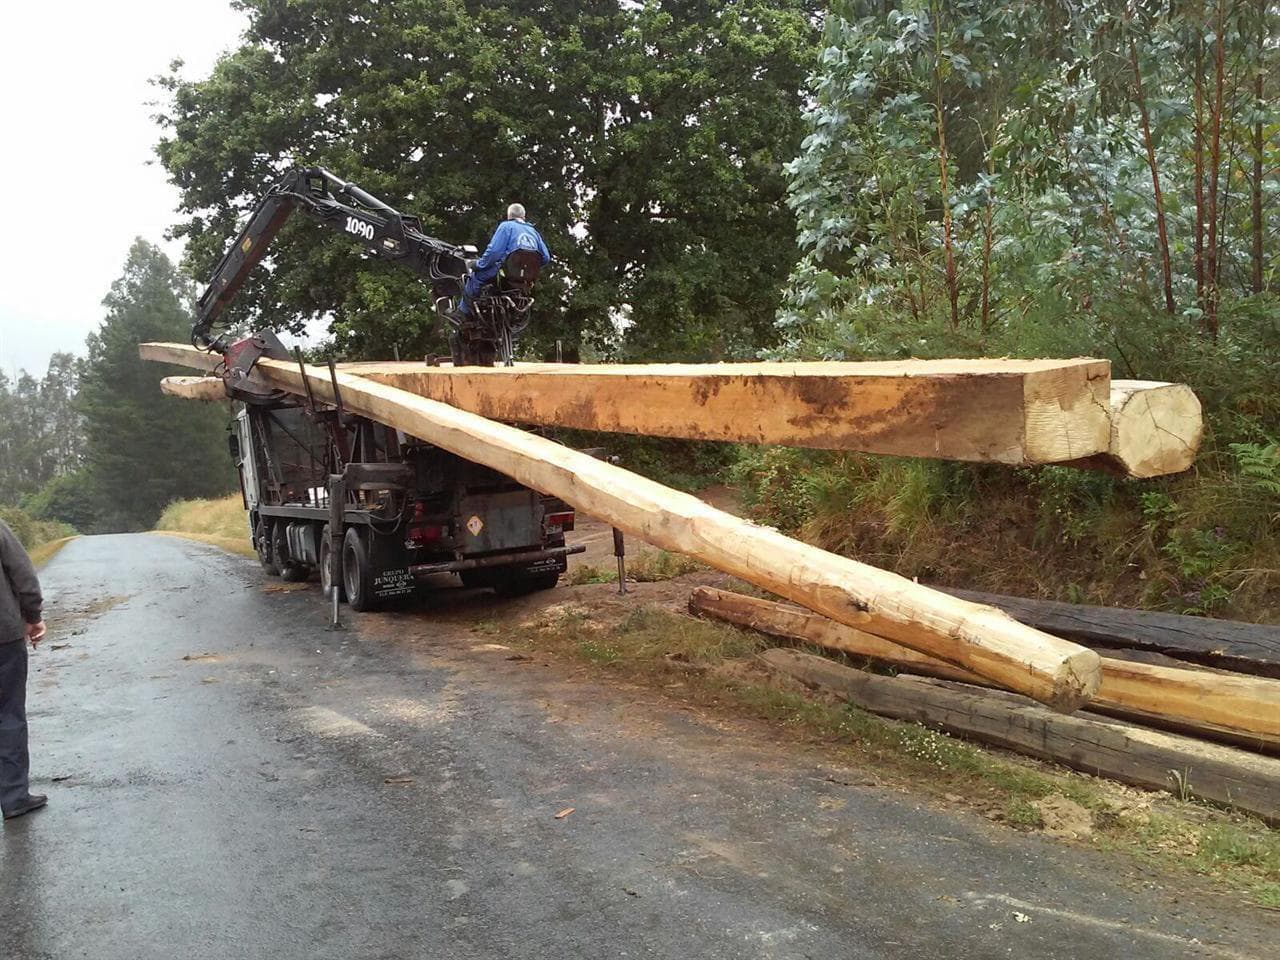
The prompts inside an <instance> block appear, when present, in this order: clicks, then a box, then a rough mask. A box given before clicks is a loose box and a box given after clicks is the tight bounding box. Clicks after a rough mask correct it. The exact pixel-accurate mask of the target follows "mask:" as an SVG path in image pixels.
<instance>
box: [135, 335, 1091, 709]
mask: <svg viewBox="0 0 1280 960" xmlns="http://www.w3.org/2000/svg"><path fill="white" fill-rule="evenodd" d="M140 352H141V355H142V356H143V358H145V359H148V360H157V361H161V362H167V363H187V364H189V365H192V366H195V367H198V368H206V369H207V368H208V366H209V365H210V363H211V361H210V359H209V358H208V357H207V355H203V354H200V353H199V352H198V351H196V350H194V349H192V348H191V347H184V346H180V345H177V344H144V345H142V347H141V348H140ZM257 371H258V372H257V376H259V377H260V378H261V379H262V380H263V381H264V382H265V383H266V384H268V385H270V386H273V387H275V388H277V389H281V390H287V391H291V392H294V393H297V392H299V391H301V390H303V389H304V387H303V380H302V376H303V373H302V371H300V370H299V368H298V366H297V365H295V364H293V363H284V362H280V361H271V360H264V361H260V362H259V364H258V367H257ZM305 375H306V378H307V382H308V383H309V384H310V387H311V390H312V392H313V393H314V394H315V395H316V396H317V397H318V398H319V399H321V400H324V401H331V400H332V398H333V390H332V386H331V383H330V377H329V372H328V371H327V370H323V369H321V368H318V367H306V368H305ZM336 376H337V380H338V383H339V387H340V389H341V392H342V402H343V405H344V406H345V407H346V408H347V409H349V410H351V411H353V412H355V413H358V414H361V415H363V416H366V417H369V418H371V419H373V420H376V421H378V422H380V423H386V424H390V425H392V426H395V427H397V428H399V429H401V430H404V431H405V432H406V433H409V434H411V435H413V436H417V437H421V438H422V439H424V440H427V441H429V442H430V443H433V444H435V445H437V446H439V447H441V448H443V449H445V450H448V451H450V452H452V453H455V454H457V455H459V456H461V457H464V458H466V459H468V460H472V461H474V462H476V463H480V464H483V465H485V466H488V467H490V468H492V469H495V470H498V471H500V472H501V473H504V474H506V475H507V476H510V477H512V478H514V479H515V480H517V481H518V482H520V483H523V484H526V485H527V486H530V487H532V488H534V489H535V490H540V491H542V492H543V493H546V494H551V495H554V496H558V497H560V498H562V499H564V500H565V501H566V502H568V503H570V504H571V505H573V506H574V507H576V508H577V509H579V510H581V511H583V512H584V513H588V514H590V515H592V516H595V517H599V518H601V519H603V520H605V521H607V522H609V523H611V524H613V525H614V526H616V527H618V528H620V529H622V530H624V531H626V532H627V533H629V534H632V535H634V536H637V537H639V538H640V539H642V540H644V541H645V542H647V543H651V544H653V545H654V546H657V547H661V548H663V549H666V550H672V551H675V552H677V553H683V554H687V555H689V556H693V557H696V558H698V559H700V560H702V561H704V562H705V563H708V564H710V565H711V566H714V567H716V568H718V569H721V570H724V571H726V572H728V573H731V574H734V575H736V576H739V577H741V578H742V579H744V580H747V581H748V582H751V583H755V584H757V585H759V586H761V587H763V588H764V589H766V590H770V591H772V592H774V593H777V594H780V595H782V596H785V597H787V598H788V599H790V600H793V601H795V602H796V603H799V604H802V605H803V606H806V607H808V608H810V609H812V610H816V611H818V612H820V613H823V614H825V615H827V616H829V617H831V618H832V619H835V620H838V621H840V622H842V623H845V624H848V625H849V626H854V627H858V628H861V629H866V630H868V631H871V632H874V633H876V634H879V635H881V636H886V637H890V638H892V639H894V640H897V641H898V642H900V643H902V644H904V645H906V646H909V647H911V648H913V649H916V650H919V651H921V652H923V653H928V654H930V655H932V656H935V657H939V658H940V659H943V660H946V661H948V662H950V663H952V664H954V665H956V666H961V667H964V668H966V669H968V670H971V671H973V672H974V673H976V674H978V675H979V676H982V677H984V678H986V679H988V680H990V681H992V682H993V683H996V684H998V685H1000V686H1004V687H1008V688H1009V689H1011V690H1016V691H1019V692H1021V693H1025V694H1026V695H1028V696H1030V697H1034V698H1035V699H1037V700H1040V701H1042V702H1044V703H1046V704H1049V705H1050V706H1053V707H1055V708H1057V709H1060V710H1073V709H1075V708H1077V707H1079V706H1080V705H1081V704H1082V703H1083V702H1085V701H1086V700H1088V699H1089V697H1090V696H1092V695H1093V693H1094V692H1095V691H1096V690H1097V687H1098V683H1099V680H1100V669H1099V660H1098V655H1097V654H1096V653H1094V652H1093V651H1091V650H1087V649H1085V648H1084V647H1081V646H1078V645H1076V644H1074V643H1069V642H1067V641H1064V640H1060V639H1057V638H1055V637H1051V636H1049V635H1047V634H1043V633H1040V632H1038V631H1036V630H1032V629H1030V628H1028V627H1025V626H1023V625H1022V624H1019V623H1018V622H1017V621H1015V620H1013V619H1012V618H1011V617H1009V616H1007V615H1005V614H1003V613H1001V612H999V611H997V610H995V609H993V608H991V607H984V606H980V605H978V604H973V603H969V602H967V601H962V600H958V599H956V598H954V597H949V596H947V595H945V594H942V593H939V592H937V591H935V590H931V589H929V588H927V587H923V586H921V585H919V584H917V583H913V582H912V581H910V580H907V579H906V578H904V577H900V576H897V575H896V574H892V573H888V572H886V571H884V570H879V569H876V568H875V567H871V566H868V565H866V564H863V563H859V562H858V561H856V560H850V559H847V558H845V557H838V556H835V555H833V554H830V553H827V552H825V551H822V550H818V549H816V548H815V547H812V546H809V545H807V544H804V543H800V542H799V541H797V540H793V539H791V538H789V537H785V536H783V535H782V534H780V533H778V532H777V531H776V530H772V529H769V528H767V527H760V526H757V525H755V524H752V523H751V522H749V521H746V520H743V519H741V518H739V517H735V516H732V515H731V514H728V513H725V512H723V511H720V510H717V509H715V508H714V507H712V506H710V505H709V504H707V503H704V502H703V501H702V500H699V499H698V498H697V497H693V496H690V495H688V494H684V493H680V492H677V491H675V490H671V489H668V488H667V487H664V486H662V485H661V484H658V483H655V482H653V481H652V480H648V479H645V478H644V477H640V476H637V475H636V474H633V473H630V472H629V471H626V470H623V469H621V468H619V467H616V466H614V465H612V464H609V463H606V462H604V461H602V460H598V459H596V458H594V457H591V456H588V455H587V454H584V453H579V452H577V451H574V450H570V449H569V448H567V447H564V446H562V445H560V444H557V443H554V442H553V441H550V440H548V439H546V438H544V437H539V436H537V435H534V434H532V433H529V432H527V431H524V430H520V429H517V428H515V427H511V426H507V425H505V424H502V423H497V422H494V421H492V420H489V419H486V418H484V417H481V416H477V415H475V414H473V413H469V412H467V411H464V410H459V409H456V408H454V407H451V406H449V405H448V404H445V403H440V402H438V401H434V400H430V399H427V398H425V397H421V396H417V395H414V394H411V393H408V392H406V391H404V390H399V389H397V388H395V387H390V386H387V385H385V384H380V383H375V382H373V381H370V380H366V379H364V378H362V377H359V376H355V375H353V374H350V373H346V372H340V373H338V374H337V375H336Z"/></svg>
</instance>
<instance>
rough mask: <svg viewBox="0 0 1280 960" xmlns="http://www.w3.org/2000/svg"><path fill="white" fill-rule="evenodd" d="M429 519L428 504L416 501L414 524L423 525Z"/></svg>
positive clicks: (414, 504) (414, 505)
mask: <svg viewBox="0 0 1280 960" xmlns="http://www.w3.org/2000/svg"><path fill="white" fill-rule="evenodd" d="M425 519H427V504H426V501H425V500H415V501H414V502H413V522H414V523H421V522H422V521H423V520H425Z"/></svg>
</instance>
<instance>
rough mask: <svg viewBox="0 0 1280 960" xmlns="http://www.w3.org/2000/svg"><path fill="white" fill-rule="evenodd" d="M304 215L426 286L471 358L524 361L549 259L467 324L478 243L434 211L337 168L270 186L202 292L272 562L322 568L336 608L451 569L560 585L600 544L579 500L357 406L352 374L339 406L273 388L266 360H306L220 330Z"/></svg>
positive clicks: (505, 590) (263, 335)
mask: <svg viewBox="0 0 1280 960" xmlns="http://www.w3.org/2000/svg"><path fill="white" fill-rule="evenodd" d="M296 210H302V211H305V212H307V213H309V214H311V215H312V216H314V217H315V218H316V219H317V220H318V221H319V222H320V223H321V224H322V225H326V226H329V227H331V228H334V229H336V230H338V231H339V232H341V233H343V234H345V235H347V236H350V237H353V238H355V239H356V240H357V241H359V242H361V243H363V244H364V245H365V250H366V253H367V254H368V255H369V256H372V257H377V258H379V259H382V260H387V261H390V262H392V263H395V264H398V265H402V266H405V267H408V268H410V269H412V270H414V271H415V272H416V273H417V274H418V275H419V276H421V277H423V278H424V279H426V280H427V281H428V282H429V283H430V285H431V289H432V295H433V298H434V306H435V310H436V312H437V313H438V314H439V315H440V316H441V317H442V318H443V319H445V320H446V322H448V323H449V324H450V325H451V327H452V329H451V334H450V343H451V347H452V361H453V362H454V363H455V364H458V365H464V364H470V365H478V366H492V365H493V363H494V361H495V360H502V361H503V362H504V363H510V362H511V354H512V349H513V342H514V337H515V336H516V335H517V334H518V333H519V332H520V331H521V330H523V329H524V327H525V326H526V325H527V323H528V319H529V316H530V313H531V310H532V305H533V298H532V286H533V282H534V281H535V280H536V279H537V275H538V268H539V267H540V266H541V262H540V260H539V261H537V262H533V261H531V260H530V259H529V258H528V257H527V256H525V255H523V252H521V251H517V253H514V254H512V256H511V258H509V262H508V263H506V264H504V265H503V269H502V271H501V272H500V273H499V275H498V277H497V278H495V280H494V282H493V283H491V284H490V285H489V286H488V287H487V288H486V289H485V290H483V291H481V293H480V295H479V296H477V297H476V298H475V300H474V301H473V302H472V310H471V311H470V314H469V315H468V316H467V317H465V318H463V317H461V316H460V315H459V314H458V312H457V311H456V309H455V308H456V303H457V298H458V297H459V296H460V295H461V292H462V286H463V282H464V280H465V277H466V269H467V264H468V259H467V255H468V253H470V252H474V248H466V247H455V246H453V245H450V244H446V243H444V242H443V241H440V240H437V239H435V238H433V237H429V236H427V235H426V234H424V233H423V232H422V231H421V226H420V220H419V219H418V218H416V217H411V216H406V215H404V214H401V213H399V211H397V210H395V209H394V208H393V207H391V206H389V205H388V204H386V203H384V202H382V201H381V200H378V199H377V198H376V197H373V196H372V195H371V194H369V193H367V192H365V191H363V190H361V189H360V188H358V187H355V186H354V185H352V184H349V183H346V182H345V181H343V180H341V179H340V178H338V177H336V176H334V175H333V174H332V173H330V172H328V171H327V170H323V169H322V168H318V167H309V168H297V169H294V170H290V171H289V172H288V173H287V174H286V175H285V176H284V177H283V178H282V179H281V180H280V181H279V182H278V183H277V184H276V185H275V186H273V187H272V188H271V189H270V190H269V191H268V192H267V194H266V195H265V196H264V197H263V199H262V200H261V201H260V202H259V204H258V206H257V208H256V209H255V210H254V211H253V212H252V213H251V215H250V217H249V219H248V221H247V223H246V225H245V227H244V229H243V230H242V231H241V233H240V235H239V236H238V237H237V238H236V240H235V241H234V243H232V245H231V246H230V248H229V249H228V251H227V253H226V255H225V256H224V257H223V259H222V261H221V262H220V263H219V265H218V267H217V269H216V270H215V272H214V275H213V277H212V279H211V280H210V282H209V284H208V286H207V288H206V290H205V291H204V293H203V295H202V296H201V297H200V299H199V301H198V304H197V317H196V322H195V324H194V326H193V329H192V338H191V339H192V343H193V344H195V345H196V346H198V347H200V348H201V349H205V350H207V351H209V352H210V353H214V354H217V355H219V356H221V358H222V360H221V362H220V364H219V368H220V372H221V374H222V377H223V381H224V384H225V386H226V392H227V395H228V396H229V397H230V398H231V399H232V401H233V411H234V419H233V423H232V431H231V436H230V453H231V456H232V458H233V460H234V461H235V464H236V468H237V472H238V474H239V478H240V490H241V495H242V498H243V501H244V506H245V510H246V512H247V515H248V522H249V532H250V536H251V537H252V541H253V545H254V549H255V551H256V553H257V555H258V559H259V560H260V562H261V564H262V566H263V568H264V569H265V570H266V571H267V572H268V573H269V574H272V575H275V576H279V577H281V578H283V579H285V580H288V581H298V580H304V579H307V578H309V577H310V576H311V575H312V574H313V573H314V572H316V571H318V572H319V575H320V581H321V585H322V587H323V589H324V591H325V594H326V596H328V597H330V598H331V599H332V600H333V601H334V603H335V608H336V603H337V602H338V601H342V600H345V601H346V602H347V603H348V604H350V606H351V608H352V609H354V610H357V611H363V610H370V609H374V608H376V607H379V606H382V605H384V604H388V603H391V602H395V601H397V600H403V599H405V598H408V597H411V596H413V595H414V594H416V593H417V592H418V591H419V590H421V589H423V588H424V587H426V586H428V585H431V584H438V583H439V582H440V579H441V576H442V575H450V574H452V575H454V576H455V577H456V578H459V579H460V580H461V581H462V584H463V585H464V586H468V587H476V588H489V589H493V590H495V591H497V592H498V593H500V594H504V595H517V594H521V593H527V592H531V591H536V590H546V589H549V588H551V587H554V586H555V585H556V583H557V581H558V580H559V577H560V575H561V574H562V573H564V571H565V569H566V567H567V558H568V557H569V556H570V555H572V554H575V553H581V552H583V551H584V550H585V549H586V548H585V547H584V546H580V545H579V546H570V545H567V544H566V541H565V534H566V533H569V532H571V531H572V530H573V528H574V519H575V517H574V511H573V510H572V509H571V508H570V507H569V506H568V505H567V504H565V503H564V502H563V501H561V500H558V499H557V498H555V497H549V496H544V495H542V494H540V493H538V492H537V491H535V490H532V489H530V488H529V487H526V486H523V485H522V484H520V483H518V482H516V481H515V480H513V479H512V478H510V477H508V476H505V475H504V474H501V473H499V472H497V471H495V470H492V469H490V468H488V467H485V466H483V465H481V464H477V463H473V462H471V461H468V460H466V459H463V458H462V457H459V456H456V455H455V454H452V453H450V452H448V451H446V450H442V449H440V448H438V447H435V446H433V445H432V444H431V443H429V442H427V441H426V440H424V439H422V438H418V437H412V436H409V435H407V434H405V433H404V432H402V431H398V430H396V429H394V428H392V427H390V426H388V425H386V424H381V423H377V422H375V421H373V420H370V419H368V418H366V417H362V416H358V415H354V414H352V413H350V412H349V411H346V410H344V408H343V406H342V403H341V393H340V391H339V389H338V385H337V380H336V377H335V381H334V390H333V402H331V403H322V402H319V401H317V400H316V398H315V397H314V396H312V395H311V394H308V395H307V396H303V397H299V396H295V395H291V394H287V393H283V392H281V391H276V390H272V389H270V388H269V387H266V386H264V385H263V384H261V383H260V382H259V381H258V380H256V379H255V377H254V376H253V366H254V364H255V363H256V361H257V360H258V359H259V358H260V357H271V358H272V359H283V360H288V359H291V355H290V354H289V353H288V352H287V351H286V350H285V348H284V346H283V345H282V344H281V342H280V340H279V338H278V337H276V336H275V334H274V333H273V332H272V331H270V330H260V331H257V332H255V333H252V334H250V335H248V336H245V337H243V338H240V339H236V340H232V339H229V338H228V337H227V336H225V335H218V334H216V333H215V332H214V327H215V324H216V323H217V321H218V319H219V317H220V315H221V314H222V312H223V311H224V310H225V309H226V307H227V306H228V305H229V304H230V302H231V300H232V298H233V297H234V296H235V294H236V292H237V291H238V290H239V289H240V288H241V286H242V285H243V284H244V282H245V280H246V279H247V277H248V275H249V273H250V272H251V271H252V270H253V268H254V267H255V265H256V264H257V263H258V262H259V261H260V260H261V259H262V257H263V255H264V254H265V253H266V250H267V247H268V245H269V243H270V241H271V239H272V238H273V237H274V236H275V235H276V234H277V233H278V232H279V230H280V228H281V227H282V226H283V224H284V222H285V221H286V220H287V219H288V217H289V215H290V214H291V213H293V212H294V211H296ZM293 358H294V359H297V360H298V362H299V363H301V356H300V355H298V354H295V355H294V356H293ZM330 369H331V370H333V369H334V366H333V361H332V360H330ZM304 379H305V378H304Z"/></svg>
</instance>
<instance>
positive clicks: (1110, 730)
mask: <svg viewBox="0 0 1280 960" xmlns="http://www.w3.org/2000/svg"><path fill="white" fill-rule="evenodd" d="M758 659H759V661H760V662H761V663H762V664H763V665H765V666H766V667H768V668H769V669H770V670H773V671H775V672H777V673H779V674H781V675H783V676H785V677H788V678H791V679H793V680H798V681H800V682H801V683H803V684H805V685H806V686H809V687H814V688H816V689H818V690H822V691H825V692H827V693H833V694H836V695H837V696H841V697H844V698H847V699H848V700H849V701H850V702H851V703H854V704H856V705H857V706H859V707H862V708H863V709H864V710H870V711H872V712H873V713H879V714H882V715H884V716H887V717H894V718H896V719H899V720H910V721H912V722H915V723H923V724H925V725H927V726H931V727H937V728H940V729H942V730H945V731H947V732H948V733H953V734H958V735H960V736H964V737H970V738H973V739H976V740H982V741H984V742H986V743H993V744H996V745H997V746H1000V747H1004V748H1006V749H1009V750H1016V751H1018V752H1019V753H1026V754H1030V755H1031V756H1033V757H1040V758H1042V759H1045V760H1052V761H1055V762H1057V763H1062V764H1066V765H1067V766H1070V767H1075V768H1076V769H1077V770H1083V771H1085V772H1087V773H1091V774H1093V775H1095V776H1105V777H1111V778H1112V779H1115V780H1121V781H1124V782H1126V783H1133V784H1137V785H1138V786H1141V787H1147V788H1156V789H1164V790H1168V789H1174V788H1176V789H1177V790H1178V791H1179V792H1186V793H1187V794H1189V795H1190V796H1194V797H1198V798H1201V799H1204V800H1211V801H1213V802H1214V803H1221V804H1224V805H1226V806H1230V807H1234V808H1236V809H1239V810H1243V811H1245V812H1247V813H1252V814H1255V815H1256V816H1259V817H1262V818H1263V819H1264V820H1267V821H1268V822H1270V823H1275V822H1277V821H1280V759H1277V758H1275V757H1264V756H1258V755H1257V754H1253V753H1248V752H1246V751H1244V750H1235V749H1232V748H1230V747H1224V746H1222V745H1220V744H1216V743H1205V742H1204V741H1202V740H1196V739H1193V738H1190V737H1181V736H1171V735H1169V734H1167V733H1164V732H1161V731H1157V730H1149V729H1146V728H1145V727H1140V726H1134V725H1131V724H1127V723H1120V722H1118V721H1115V720H1109V719H1108V720H1104V719H1102V718H1097V717H1086V716H1081V715H1076V716H1071V717H1064V716H1059V715H1057V714H1054V713H1051V712H1050V711H1048V710H1045V709H1043V708H1042V707H1039V706H1037V705H1036V704H1034V703H1030V702H1028V701H1027V700H1026V699H1024V698H1022V697H1019V696H1015V695H1014V694H1011V693H1005V692H1004V691H1003V690H983V689H979V688H976V687H971V686H968V685H965V684H960V683H954V682H952V681H949V680H933V679H927V678H924V677H911V676H898V677H883V676H878V675H876V674H873V673H869V672H867V671H865V670H854V669H851V668H850V667H846V666H844V665H842V664H839V663H836V662H835V661H833V660H830V659H828V658H826V657H817V656H814V655H813V654H809V653H802V652H801V651H799V650H785V649H781V648H775V649H773V650H766V651H765V652H764V653H762V654H760V655H759V658H758Z"/></svg>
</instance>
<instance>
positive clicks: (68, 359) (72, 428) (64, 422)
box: [0, 353, 84, 503]
mask: <svg viewBox="0 0 1280 960" xmlns="http://www.w3.org/2000/svg"><path fill="white" fill-rule="evenodd" d="M79 367H80V365H79V362H78V361H77V360H76V358H75V357H73V356H72V355H71V354H69V353H55V354H54V355H53V357H52V358H51V359H50V360H49V367H48V370H47V371H46V373H45V375H44V377H43V378H42V379H36V378H35V377H33V376H31V375H30V374H28V373H27V372H26V371H25V370H24V371H22V372H21V373H19V374H18V377H17V379H16V380H14V381H13V382H10V380H9V378H8V377H6V376H5V375H4V373H2V372H0V503H18V502H19V501H20V500H21V499H22V498H23V497H25V496H30V495H31V494H33V493H35V492H36V491H37V490H39V489H40V488H41V487H42V486H44V485H45V484H48V483H50V482H51V481H53V480H54V479H56V478H58V477H61V476H64V475H66V474H69V473H72V472H74V471H75V470H76V469H77V468H78V467H79V465H80V462H81V459H82V456H83V446H84V427H83V424H82V423H81V420H80V416H79V414H78V413H77V411H76V409H75V404H74V402H73V401H74V398H75V394H76V390H77V389H78V385H79V374H80V370H79Z"/></svg>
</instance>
